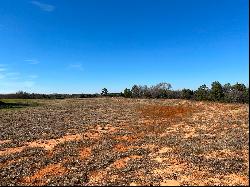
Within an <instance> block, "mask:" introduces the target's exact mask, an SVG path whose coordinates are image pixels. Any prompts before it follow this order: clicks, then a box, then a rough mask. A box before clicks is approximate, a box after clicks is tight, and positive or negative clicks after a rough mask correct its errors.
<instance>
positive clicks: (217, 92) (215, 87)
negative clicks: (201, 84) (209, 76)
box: [210, 81, 224, 101]
mask: <svg viewBox="0 0 250 187" xmlns="http://www.w3.org/2000/svg"><path fill="white" fill-rule="evenodd" d="M210 96H211V99H212V100H213V101H222V100H223V97H224V93H223V87H222V85H221V84H220V83H219V82H218V81H215V82H213V83H212V85H211V92H210Z"/></svg>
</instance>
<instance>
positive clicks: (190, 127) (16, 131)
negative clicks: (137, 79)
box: [0, 98, 249, 186]
mask: <svg viewBox="0 0 250 187" xmlns="http://www.w3.org/2000/svg"><path fill="white" fill-rule="evenodd" d="M36 102H38V103H40V105H38V106H36V107H35V106H34V107H24V108H18V109H1V110H0V129H1V133H0V185H131V186H132V185H166V186H167V185H248V184H249V172H248V170H249V161H248V159H249V153H248V151H249V146H248V142H249V118H248V113H249V105H243V104H222V103H210V102H195V101H184V100H146V99H139V100H134V99H117V98H113V99H112V98H98V99H96V98H95V99H66V100H37V101H36Z"/></svg>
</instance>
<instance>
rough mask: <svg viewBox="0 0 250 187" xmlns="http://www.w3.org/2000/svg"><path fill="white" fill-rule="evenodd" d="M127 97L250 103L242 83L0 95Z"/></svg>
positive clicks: (5, 95) (2, 95)
mask: <svg viewBox="0 0 250 187" xmlns="http://www.w3.org/2000/svg"><path fill="white" fill-rule="evenodd" d="M103 96H105V97H125V98H153V99H158V98H159V99H160V98H161V99H188V100H197V101H217V102H227V103H249V87H247V86H245V85H244V84H241V83H238V82H237V83H236V84H234V85H231V84H230V83H227V84H225V85H222V84H221V83H220V82H218V81H214V82H213V83H212V84H211V88H208V86H207V85H206V84H203V85H201V86H200V87H199V88H198V89H197V90H191V89H182V90H172V85H171V84H170V83H165V82H163V83H159V84H156V85H153V86H150V87H149V86H147V85H143V86H142V85H134V86H132V88H126V89H125V90H124V91H123V92H121V93H109V92H108V89H107V88H103V89H102V91H101V93H96V94H57V93H54V94H37V93H27V92H24V91H19V92H17V93H14V94H0V99H4V98H5V99H65V98H94V97H103Z"/></svg>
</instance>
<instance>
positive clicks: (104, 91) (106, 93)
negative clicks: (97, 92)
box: [101, 88, 108, 96]
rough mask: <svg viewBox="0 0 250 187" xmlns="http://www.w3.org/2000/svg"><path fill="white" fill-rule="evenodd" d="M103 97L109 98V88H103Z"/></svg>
mask: <svg viewBox="0 0 250 187" xmlns="http://www.w3.org/2000/svg"><path fill="white" fill-rule="evenodd" d="M101 95H102V96H107V95H108V89H107V88H103V89H102V92H101Z"/></svg>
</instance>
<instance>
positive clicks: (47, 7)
mask: <svg viewBox="0 0 250 187" xmlns="http://www.w3.org/2000/svg"><path fill="white" fill-rule="evenodd" d="M31 3H32V4H33V5H35V6H37V7H39V8H40V9H41V10H43V11H46V12H52V11H54V10H55V6H53V5H50V4H45V3H41V2H39V1H31Z"/></svg>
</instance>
